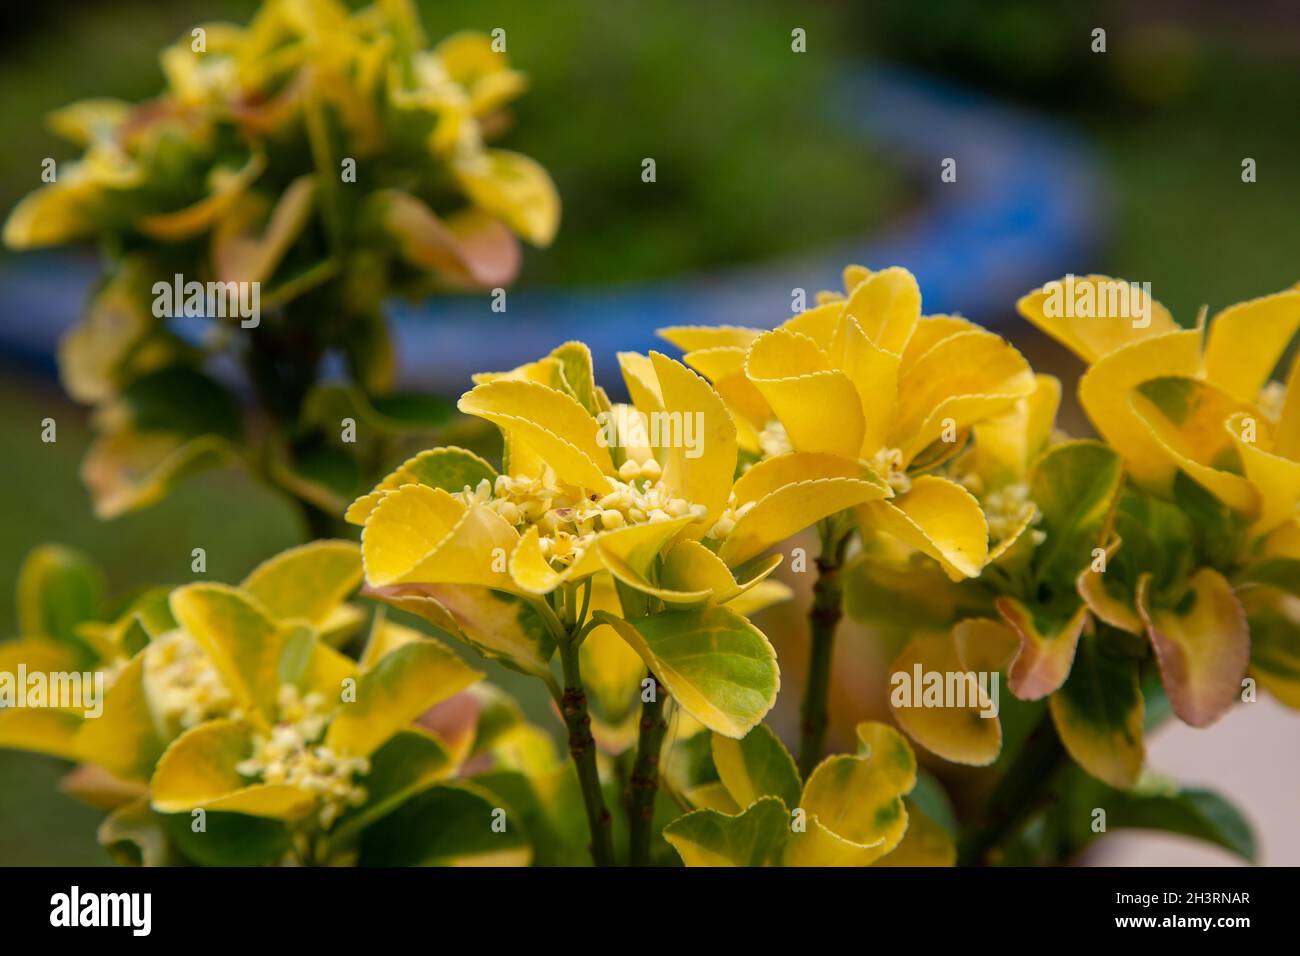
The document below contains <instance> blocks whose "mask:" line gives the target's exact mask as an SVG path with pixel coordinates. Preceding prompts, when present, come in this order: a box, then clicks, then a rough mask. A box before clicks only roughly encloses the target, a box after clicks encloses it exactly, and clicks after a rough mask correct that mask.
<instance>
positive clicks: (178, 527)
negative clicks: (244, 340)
mask: <svg viewBox="0 0 1300 956" xmlns="http://www.w3.org/2000/svg"><path fill="white" fill-rule="evenodd" d="M0 408H3V409H4V411H5V414H4V415H3V416H0V449H3V453H4V457H5V463H6V464H5V467H4V468H3V469H0V500H3V501H4V502H5V519H4V532H3V534H4V546H3V547H0V622H3V624H2V625H0V639H4V638H7V637H10V636H13V635H14V629H15V627H16V625H15V623H14V621H15V610H14V592H13V582H14V581H15V580H16V577H17V573H18V566H19V564H20V563H21V561H22V559H23V557H24V555H26V553H27V552H28V551H29V550H30V549H31V548H33V547H35V546H36V545H38V544H42V543H44V542H57V543H60V544H66V545H70V546H72V547H75V548H79V549H81V550H83V551H85V552H86V553H87V554H89V555H91V556H92V557H94V558H95V559H96V560H97V561H99V562H100V563H101V564H102V565H103V567H104V569H105V571H106V573H107V575H108V579H109V584H110V590H111V593H112V594H113V595H121V594H124V593H126V592H128V591H131V590H133V589H135V588H139V587H143V586H146V585H149V584H152V583H175V584H182V583H185V582H186V581H190V580H193V579H194V575H193V574H192V573H191V571H190V550H191V549H192V548H196V547H202V548H204V549H206V551H207V560H208V574H207V575H206V578H207V579H208V580H213V581H238V580H239V579H240V578H242V577H243V576H244V575H245V574H247V573H248V571H249V570H251V569H252V568H253V567H254V566H255V565H256V564H257V563H258V562H260V561H261V560H262V559H264V558H266V557H267V556H268V555H270V554H273V553H274V552H276V551H277V550H279V549H281V548H285V547H288V546H289V545H292V544H296V543H298V541H299V540H300V536H301V531H300V530H299V525H298V518H297V515H296V513H295V512H294V511H293V510H292V509H291V508H290V507H289V506H288V505H286V504H285V503H284V502H283V501H281V500H280V499H279V498H277V497H275V496H274V495H272V494H271V493H270V492H268V491H266V490H265V489H263V488H262V487H260V486H259V485H257V484H255V483H254V482H252V481H251V480H249V479H248V478H247V477H245V476H244V475H243V474H241V473H240V472H234V471H225V472H214V473H210V474H206V475H202V476H196V477H195V478H194V479H191V480H189V481H186V482H184V483H183V484H182V485H181V487H180V488H178V489H177V491H176V493H175V494H174V495H172V496H171V497H169V498H168V499H167V500H166V501H165V502H163V503H162V504H160V505H159V506H158V507H156V508H151V509H148V510H146V511H143V512H139V513H136V514H133V515H128V516H126V517H124V518H121V519H119V520H117V521H112V522H100V521H96V520H95V518H94V516H93V515H92V513H91V510H90V502H89V499H88V497H87V495H86V490H85V489H84V488H83V487H82V486H81V483H80V481H79V480H78V478H77V466H78V463H79V462H80V460H81V456H82V454H83V453H84V452H85V449H86V445H87V444H88V441H89V433H88V432H87V430H86V428H85V413H84V411H82V410H81V409H79V408H77V407H76V406H74V405H71V404H69V403H68V402H67V401H66V400H65V399H64V398H63V397H62V396H61V395H60V394H59V392H58V391H57V389H56V387H55V386H54V385H53V383H51V382H49V381H46V380H43V379H38V378H34V377H31V376H30V375H28V374H24V373H21V372H19V371H18V370H16V369H13V368H12V367H8V366H0ZM46 417H50V418H53V419H54V420H55V422H56V427H57V439H58V440H57V441H56V442H54V443H51V444H45V443H43V442H42V441H41V437H40V435H41V420H42V419H44V418H46ZM70 767H71V765H70V764H68V763H66V762H64V761H60V760H55V759H53V758H49V757H41V756H36V755H32V754H22V753H15V752H12V751H7V750H0V864H9V865H15V866H17V865H62V864H67V865H73V864H93V863H106V862H108V858H107V856H106V855H105V854H104V853H103V851H102V850H100V849H99V846H98V844H97V843H96V842H95V829H96V827H97V826H98V823H99V820H100V819H101V818H102V816H103V814H101V813H100V812H99V811H96V810H92V809H90V808H87V807H83V806H81V805H80V804H78V803H76V802H75V801H74V800H72V798H70V797H68V796H65V795H64V794H62V793H60V792H59V791H58V779H59V777H61V776H62V775H63V773H64V772H66V771H67V770H68V769H70Z"/></svg>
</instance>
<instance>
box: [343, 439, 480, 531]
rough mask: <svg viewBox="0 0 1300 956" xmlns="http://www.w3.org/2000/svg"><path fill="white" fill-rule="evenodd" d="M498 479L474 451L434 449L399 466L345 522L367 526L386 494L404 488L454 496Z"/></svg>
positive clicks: (363, 498) (362, 499)
mask: <svg viewBox="0 0 1300 956" xmlns="http://www.w3.org/2000/svg"><path fill="white" fill-rule="evenodd" d="M496 477H497V472H496V469H495V468H493V467H492V466H491V465H489V464H488V463H487V462H486V461H484V460H483V459H482V458H480V457H479V456H478V455H476V454H474V453H473V452H472V451H466V450H465V449H464V448H456V447H454V446H451V445H447V446H444V447H441V448H430V449H428V450H426V451H422V452H420V453H419V454H418V455H415V456H414V457H412V458H408V459H407V460H406V461H404V462H402V464H400V465H398V466H397V468H395V469H394V470H393V471H392V472H390V473H389V474H388V475H387V476H385V477H384V479H383V480H382V481H381V482H379V484H377V485H376V486H375V490H374V491H372V492H371V493H370V494H368V495H363V496H361V497H360V498H358V499H357V500H356V501H354V502H353V503H352V505H351V506H350V507H349V508H348V511H347V514H345V515H344V518H345V519H346V520H347V521H349V522H350V523H352V524H365V521H366V517H367V516H368V515H369V514H370V512H371V511H373V510H374V508H375V505H377V504H379V501H380V499H382V498H383V496H384V492H386V491H396V490H397V489H398V488H400V487H401V486H402V485H428V486H429V487H431V488H441V489H442V490H443V491H447V492H452V493H454V492H457V491H463V490H464V489H465V488H471V489H472V488H476V487H477V486H478V484H479V482H481V481H484V480H487V481H495V480H496Z"/></svg>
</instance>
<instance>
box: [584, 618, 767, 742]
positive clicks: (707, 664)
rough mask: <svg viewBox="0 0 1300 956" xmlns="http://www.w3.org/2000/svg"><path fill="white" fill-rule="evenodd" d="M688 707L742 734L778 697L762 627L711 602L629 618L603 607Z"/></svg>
mask: <svg viewBox="0 0 1300 956" xmlns="http://www.w3.org/2000/svg"><path fill="white" fill-rule="evenodd" d="M597 619H598V620H600V621H601V622H602V623H605V624H608V625H609V626H611V627H612V628H614V630H615V631H617V632H618V634H619V636H620V637H622V638H623V640H625V641H627V643H628V644H629V645H630V646H631V647H632V649H633V650H634V651H636V652H637V654H639V655H640V656H641V659H642V660H643V661H645V665H646V667H648V668H649V669H650V672H651V673H653V674H654V675H655V677H656V678H658V680H659V681H660V683H662V684H663V685H664V686H665V687H666V688H668V692H669V693H670V694H672V696H673V700H675V701H676V702H677V703H678V704H679V705H680V706H681V708H682V710H684V711H685V712H686V713H688V714H689V715H691V716H692V717H694V718H695V719H696V720H698V721H699V722H700V723H702V724H704V725H705V726H706V727H708V728H709V729H710V730H712V731H714V732H715V733H719V734H722V735H723V736H726V737H743V736H744V735H745V734H747V733H748V732H749V730H750V729H751V728H752V727H753V726H754V725H755V724H757V723H758V722H759V721H761V720H762V719H763V716H764V715H765V714H766V713H767V712H768V711H769V710H771V709H772V705H773V704H774V703H775V702H776V692H777V690H778V689H779V688H780V685H781V679H780V674H779V672H778V670H777V666H776V653H775V652H774V651H773V650H772V645H771V644H769V643H768V641H767V638H766V637H764V636H763V633H762V632H761V631H760V630H758V628H756V627H754V625H752V624H750V623H749V621H747V620H745V619H744V618H743V617H741V616H740V615H738V614H736V613H735V612H734V611H731V610H728V609H727V608H722V607H706V608H699V609H694V610H688V611H667V612H664V613H661V614H655V615H652V616H650V617H642V618H636V619H635V620H632V621H625V620H622V619H620V618H618V617H615V616H614V615H612V614H608V613H604V612H598V613H597Z"/></svg>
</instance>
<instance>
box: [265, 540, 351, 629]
mask: <svg viewBox="0 0 1300 956" xmlns="http://www.w3.org/2000/svg"><path fill="white" fill-rule="evenodd" d="M360 583H361V549H360V548H359V547H358V546H357V545H356V544H355V543H354V542H351V541H313V542H311V543H310V544H304V545H299V546H298V547H296V548H290V549H289V550H287V551H282V552H280V553H279V554H277V555H276V556H275V557H273V558H270V559H268V560H266V561H264V562H262V563H261V564H259V565H258V566H257V567H256V568H254V569H253V570H252V572H251V573H250V574H249V575H248V577H246V578H244V580H243V582H242V583H241V584H240V587H241V588H243V589H244V590H245V591H246V592H248V593H249V594H250V595H252V596H253V597H254V598H255V599H256V600H257V601H259V602H260V603H261V605H262V607H263V608H265V609H266V610H267V611H269V612H270V614H271V616H272V617H274V618H277V619H281V618H302V619H303V620H305V621H309V622H311V623H313V624H319V623H321V622H323V621H324V620H325V619H326V618H327V617H329V615H330V614H331V612H333V611H334V610H335V609H336V608H337V607H338V606H339V605H340V604H341V603H342V602H343V601H344V599H346V598H347V596H348V595H349V594H351V593H352V592H353V591H355V590H356V588H357V585H359V584H360Z"/></svg>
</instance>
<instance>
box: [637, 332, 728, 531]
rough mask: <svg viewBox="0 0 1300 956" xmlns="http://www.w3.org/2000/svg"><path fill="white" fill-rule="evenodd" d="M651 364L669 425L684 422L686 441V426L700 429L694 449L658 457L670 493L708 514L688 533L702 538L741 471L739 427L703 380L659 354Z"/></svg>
mask: <svg viewBox="0 0 1300 956" xmlns="http://www.w3.org/2000/svg"><path fill="white" fill-rule="evenodd" d="M650 361H651V363H653V366H654V371H655V377H656V378H657V379H658V381H659V389H660V393H661V394H662V396H663V403H664V404H663V411H664V413H665V414H666V415H668V416H670V420H672V419H674V418H676V417H678V416H680V417H681V420H682V422H683V426H682V435H683V438H684V437H685V435H686V434H687V433H686V431H685V428H686V423H687V422H688V421H690V422H692V423H698V424H694V425H693V426H692V431H691V434H692V435H693V437H694V439H695V441H694V443H693V445H692V447H685V446H686V442H685V441H682V442H681V443H677V442H674V443H673V445H672V446H671V447H669V448H665V449H659V450H658V451H660V452H661V453H662V455H663V459H662V462H663V479H662V480H663V484H664V485H665V487H667V488H669V489H671V490H672V491H673V492H674V493H675V494H677V495H679V496H680V497H683V498H685V499H686V500H687V501H689V502H691V503H692V504H696V505H703V506H704V507H705V508H707V509H708V511H707V512H706V514H705V518H704V521H703V523H702V524H701V526H700V527H699V528H698V529H696V530H695V531H692V530H689V529H688V530H687V532H686V534H687V535H688V536H692V537H701V536H702V535H703V534H704V532H705V531H706V530H708V528H709V527H710V526H711V525H712V523H713V521H715V520H716V519H717V517H718V515H719V514H721V512H722V509H723V508H724V507H726V504H727V498H728V496H729V495H730V494H731V480H732V477H733V476H734V474H735V471H736V426H735V423H734V422H733V421H732V420H731V413H730V412H728V411H727V408H726V406H725V405H723V404H722V399H720V398H719V397H718V393H717V392H715V391H714V390H713V389H712V388H710V387H709V384H708V383H707V382H706V381H704V379H702V378H701V377H700V376H699V375H697V374H696V373H695V372H692V371H691V370H690V369H688V368H687V367H686V366H685V365H683V364H682V363H681V362H677V361H674V360H673V359H670V358H669V357H668V356H666V355H663V354H661V353H659V352H651V353H650Z"/></svg>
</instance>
